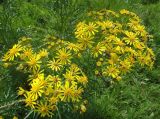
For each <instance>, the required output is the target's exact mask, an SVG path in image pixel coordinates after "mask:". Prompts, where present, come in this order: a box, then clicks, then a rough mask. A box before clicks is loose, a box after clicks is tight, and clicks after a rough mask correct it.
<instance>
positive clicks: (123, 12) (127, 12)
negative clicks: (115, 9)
mask: <svg viewBox="0 0 160 119" xmlns="http://www.w3.org/2000/svg"><path fill="white" fill-rule="evenodd" d="M120 14H127V15H128V14H130V12H129V11H128V10H126V9H122V10H120Z"/></svg>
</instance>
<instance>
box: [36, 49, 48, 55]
mask: <svg viewBox="0 0 160 119" xmlns="http://www.w3.org/2000/svg"><path fill="white" fill-rule="evenodd" d="M38 55H39V56H40V57H48V51H47V50H46V49H42V50H40V52H39V53H38Z"/></svg>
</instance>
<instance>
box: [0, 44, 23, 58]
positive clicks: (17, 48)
mask: <svg viewBox="0 0 160 119" xmlns="http://www.w3.org/2000/svg"><path fill="white" fill-rule="evenodd" d="M21 50H22V46H21V45H20V44H16V45H14V46H13V47H12V48H11V49H10V50H9V51H8V52H7V53H6V54H5V55H4V57H3V59H2V61H13V60H14V58H15V57H17V56H19V55H20V53H19V52H20V51H21Z"/></svg>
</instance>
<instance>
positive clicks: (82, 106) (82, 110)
mask: <svg viewBox="0 0 160 119" xmlns="http://www.w3.org/2000/svg"><path fill="white" fill-rule="evenodd" d="M80 107H81V112H83V113H84V112H86V110H87V109H86V107H85V105H83V104H82V105H81V106H80Z"/></svg>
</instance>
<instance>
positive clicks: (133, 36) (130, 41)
mask: <svg viewBox="0 0 160 119" xmlns="http://www.w3.org/2000/svg"><path fill="white" fill-rule="evenodd" d="M124 33H125V35H126V36H127V37H124V38H123V40H124V41H125V42H126V43H127V44H129V45H132V44H133V45H135V43H136V42H137V41H138V38H137V34H135V33H133V32H129V31H125V32H124Z"/></svg>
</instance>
